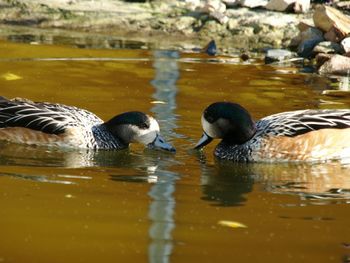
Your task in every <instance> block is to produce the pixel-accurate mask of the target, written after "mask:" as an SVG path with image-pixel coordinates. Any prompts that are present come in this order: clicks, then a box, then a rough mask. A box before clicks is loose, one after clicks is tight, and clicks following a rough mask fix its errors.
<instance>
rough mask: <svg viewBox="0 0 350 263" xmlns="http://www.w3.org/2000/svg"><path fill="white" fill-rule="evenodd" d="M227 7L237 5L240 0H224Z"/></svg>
mask: <svg viewBox="0 0 350 263" xmlns="http://www.w3.org/2000/svg"><path fill="white" fill-rule="evenodd" d="M222 2H223V3H224V4H225V5H226V7H236V6H238V5H240V0H223V1H222Z"/></svg>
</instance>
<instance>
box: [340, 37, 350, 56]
mask: <svg viewBox="0 0 350 263" xmlns="http://www.w3.org/2000/svg"><path fill="white" fill-rule="evenodd" d="M340 45H341V47H342V48H343V50H344V52H345V53H350V37H347V38H344V39H343V40H342V41H341V43H340Z"/></svg>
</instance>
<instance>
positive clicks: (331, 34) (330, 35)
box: [324, 25, 346, 43]
mask: <svg viewBox="0 0 350 263" xmlns="http://www.w3.org/2000/svg"><path fill="white" fill-rule="evenodd" d="M345 36H346V34H345V33H344V32H342V31H341V30H339V29H338V28H337V26H336V25H333V26H332V27H331V29H329V31H328V32H327V33H326V34H324V38H325V39H326V40H328V41H331V42H337V43H338V42H340V41H341V40H342V39H343V38H345Z"/></svg>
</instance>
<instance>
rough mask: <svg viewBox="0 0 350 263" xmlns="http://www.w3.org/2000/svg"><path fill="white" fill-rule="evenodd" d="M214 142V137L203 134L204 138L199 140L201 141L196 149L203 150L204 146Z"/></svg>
mask: <svg viewBox="0 0 350 263" xmlns="http://www.w3.org/2000/svg"><path fill="white" fill-rule="evenodd" d="M212 140H213V138H212V137H210V136H209V135H208V134H206V133H205V132H203V135H202V137H201V138H200V139H199V141H198V142H197V144H196V146H194V149H198V150H199V149H202V148H203V147H204V146H206V145H207V144H209V143H210V142H211V141H212Z"/></svg>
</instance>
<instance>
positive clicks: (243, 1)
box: [240, 0, 268, 8]
mask: <svg viewBox="0 0 350 263" xmlns="http://www.w3.org/2000/svg"><path fill="white" fill-rule="evenodd" d="M267 3H268V0H240V5H241V6H244V7H248V8H256V7H261V6H266V5H267Z"/></svg>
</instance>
